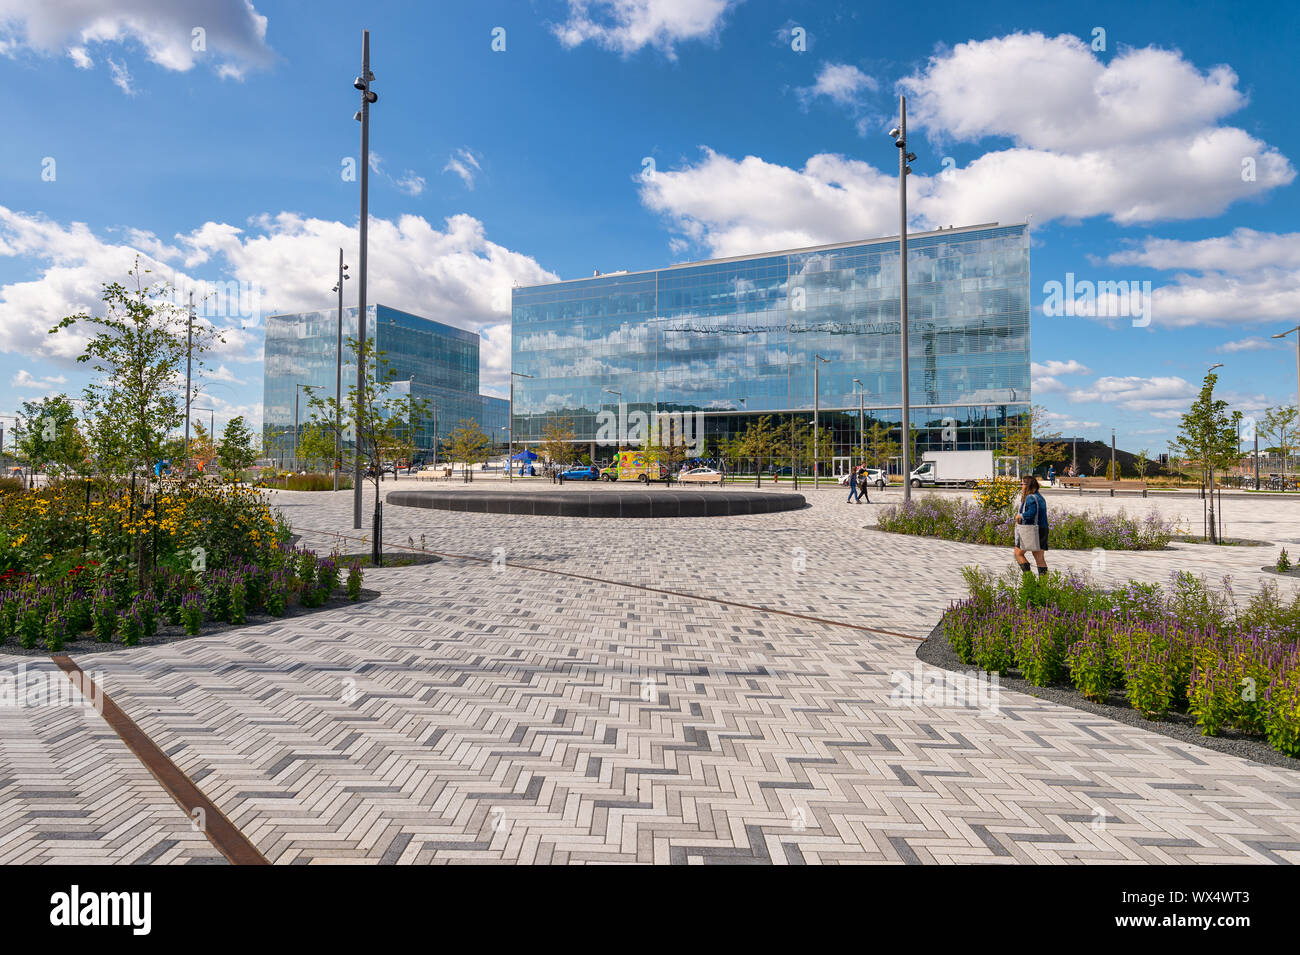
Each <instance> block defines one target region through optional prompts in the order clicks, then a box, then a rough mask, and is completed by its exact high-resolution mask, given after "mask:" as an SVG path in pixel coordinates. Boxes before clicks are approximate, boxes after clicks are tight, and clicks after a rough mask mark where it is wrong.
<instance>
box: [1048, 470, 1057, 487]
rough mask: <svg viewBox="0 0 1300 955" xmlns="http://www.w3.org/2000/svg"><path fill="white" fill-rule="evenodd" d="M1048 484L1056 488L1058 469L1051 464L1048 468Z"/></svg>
mask: <svg viewBox="0 0 1300 955" xmlns="http://www.w3.org/2000/svg"><path fill="white" fill-rule="evenodd" d="M1047 483H1048V484H1050V485H1052V487H1056V468H1055V467H1053V466H1052V465H1050V464H1049V465H1048V466H1047Z"/></svg>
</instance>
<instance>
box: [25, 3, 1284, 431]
mask: <svg viewBox="0 0 1300 955" xmlns="http://www.w3.org/2000/svg"><path fill="white" fill-rule="evenodd" d="M96 6H97V9H98V12H97V13H96V14H94V15H88V14H86V13H85V12H84V7H85V5H84V4H81V3H74V2H69V0H44V2H43V3H41V4H32V3H29V2H19V0H0V24H2V25H0V81H3V82H4V84H5V88H6V89H8V90H9V91H10V96H9V97H7V120H8V121H7V134H6V136H5V137H3V139H0V411H3V412H6V413H7V412H11V411H12V410H14V409H15V408H16V406H17V405H18V404H19V402H20V401H21V400H23V399H24V398H33V397H39V396H40V395H43V394H47V393H51V392H54V391H66V392H69V393H72V394H76V393H77V392H79V391H80V388H81V386H82V384H83V383H84V380H85V379H84V374H83V372H82V370H81V368H80V367H79V366H78V365H77V364H76V362H75V357H76V352H77V343H76V340H75V339H71V338H67V337H64V336H53V337H52V336H49V335H47V334H45V331H46V329H48V328H49V327H50V326H52V325H53V324H54V322H55V321H57V319H58V318H59V317H61V316H62V315H64V314H68V313H69V312H73V311H77V310H79V309H80V308H83V307H92V306H93V305H94V303H95V301H96V296H97V292H98V288H99V283H100V282H102V281H107V280H110V279H122V278H123V277H124V272H125V269H126V268H127V267H128V266H129V265H130V263H131V261H132V260H133V258H134V256H135V254H136V252H139V253H142V254H143V255H144V256H145V257H146V260H147V261H148V262H149V263H150V264H151V265H152V267H153V268H154V269H155V272H156V273H157V274H160V275H169V276H173V277H174V278H175V280H176V282H177V284H178V286H180V287H182V288H188V287H191V286H193V285H194V284H195V283H200V282H224V281H236V282H239V283H242V284H241V285H240V286H239V288H240V289H241V295H240V299H239V304H238V307H237V308H231V309H225V310H222V309H220V308H217V307H211V308H210V309H209V315H210V317H211V319H212V320H213V321H214V322H215V323H216V324H219V325H222V326H223V327H225V328H226V329H227V331H226V338H227V341H226V344H225V345H224V346H222V347H221V348H220V349H219V351H218V352H217V353H215V354H213V355H212V356H210V362H211V364H212V370H211V371H210V372H209V374H208V375H207V376H206V378H205V380H204V389H205V391H204V397H205V399H210V400H204V401H201V402H200V403H201V404H205V405H211V406H213V407H215V408H216V409H217V418H218V425H219V426H220V422H221V421H222V420H223V419H225V418H227V417H229V416H230V415H232V414H237V413H242V414H245V415H247V416H248V417H250V418H251V419H253V420H255V421H256V420H260V414H261V410H260V401H261V363H260V358H261V338H260V326H259V324H258V317H259V315H261V314H267V313H271V312H274V311H281V310H288V309H299V308H326V307H329V306H330V305H331V304H332V301H333V296H332V295H331V293H330V291H329V290H330V288H331V286H332V285H333V282H334V268H335V262H336V257H337V248H338V247H339V246H340V245H343V246H344V247H345V249H346V253H345V254H346V256H347V258H348V260H349V261H351V262H353V263H354V265H353V267H354V268H355V246H356V228H355V227H356V217H357V185H356V183H355V182H354V181H349V180H347V179H346V178H345V175H344V172H345V165H346V163H347V162H348V161H349V160H351V161H352V162H355V157H356V156H357V153H358V142H357V140H358V124H357V123H355V122H354V121H353V120H352V118H351V116H352V112H353V111H354V110H355V109H356V107H357V94H356V92H355V91H354V90H353V89H352V85H351V81H352V78H353V76H354V75H355V74H356V73H357V72H358V71H359V67H360V36H361V30H362V28H369V29H370V31H371V45H372V57H373V62H372V68H373V70H374V72H375V74H376V76H377V79H376V82H375V89H376V91H377V92H378V93H379V95H380V100H379V103H378V104H377V105H376V106H375V108H374V111H373V125H372V149H373V150H374V153H375V156H376V157H377V158H375V161H374V174H372V176H371V215H372V216H373V217H374V218H373V220H372V226H371V229H372V231H371V235H372V262H371V265H372V274H371V288H370V298H371V300H372V301H376V300H378V301H383V302H386V303H388V304H392V305H394V306H397V307H402V308H407V309H410V310H413V311H417V312H421V313H423V314H427V315H430V316H431V317H435V318H438V319H441V320H443V321H448V322H451V323H452V324H457V325H460V326H462V327H466V328H471V329H474V330H477V331H480V332H481V333H482V334H483V336H484V352H483V383H484V390H486V391H489V392H493V393H497V394H504V385H505V374H506V370H507V362H508V352H509V315H508V300H509V299H508V289H509V287H510V285H511V284H512V283H514V282H520V283H532V282H538V281H545V280H547V279H550V278H556V277H559V278H573V277H578V276H582V275H590V274H591V271H592V270H593V269H596V268H598V269H600V270H602V271H609V270H613V269H619V268H629V269H641V268H652V267H656V266H661V265H664V264H667V263H669V262H674V261H685V260H691V259H699V258H707V257H711V256H714V255H732V254H740V253H746V252H760V251H771V250H776V249H782V248H790V247H794V246H798V245H808V244H814V243H820V242H832V241H845V240H850V239H858V238H867V237H874V236H878V235H888V234H893V233H894V232H896V231H897V230H896V223H897V212H896V206H895V202H896V196H895V191H894V190H895V180H894V176H895V173H896V166H895V164H896V162H897V160H896V153H895V151H894V148H893V146H892V144H891V143H890V141H889V139H888V137H887V136H886V135H885V134H886V131H887V130H888V128H889V127H890V125H892V120H893V116H894V113H895V112H896V109H897V96H898V93H899V92H900V91H901V92H906V93H907V95H908V97H909V111H910V113H911V118H912V133H913V135H912V149H913V151H915V152H916V153H917V154H918V158H917V160H916V162H915V163H914V164H913V167H914V170H915V175H913V176H912V177H911V189H912V212H913V215H912V219H911V226H912V228H913V229H921V228H929V227H933V226H936V225H949V224H953V225H966V224H972V223H975V222H983V221H993V220H998V221H1002V222H1014V221H1023V220H1025V218H1026V217H1028V218H1029V221H1030V222H1031V224H1032V226H1033V235H1034V246H1033V252H1032V262H1033V283H1032V291H1033V295H1034V301H1035V305H1036V311H1035V315H1034V323H1033V358H1034V361H1035V387H1034V400H1035V403H1037V404H1041V405H1043V406H1045V407H1046V408H1047V409H1048V410H1049V412H1050V413H1051V415H1052V420H1053V422H1054V423H1053V427H1054V428H1055V429H1057V430H1060V431H1063V432H1065V433H1067V434H1073V433H1079V434H1080V435H1083V436H1088V437H1097V438H1109V431H1110V428H1112V427H1114V428H1116V430H1117V432H1118V437H1119V442H1120V444H1121V446H1122V447H1126V448H1132V449H1134V450H1137V449H1139V448H1150V449H1152V450H1153V451H1159V450H1163V449H1164V448H1165V444H1166V442H1167V441H1168V439H1169V438H1170V437H1171V436H1172V435H1173V433H1174V431H1175V430H1176V427H1177V419H1178V415H1179V414H1180V413H1181V412H1182V411H1183V410H1184V409H1185V408H1186V406H1187V404H1188V402H1189V401H1190V399H1191V397H1192V396H1193V395H1194V393H1195V390H1196V388H1197V386H1198V384H1199V381H1200V379H1201V377H1202V376H1203V375H1204V373H1205V370H1206V369H1207V368H1208V366H1209V365H1210V364H1212V363H1214V362H1219V361H1221V362H1223V363H1224V364H1225V367H1224V368H1222V369H1219V373H1220V376H1221V377H1220V389H1221V391H1222V392H1223V393H1224V395H1225V396H1226V397H1228V398H1229V399H1230V400H1231V401H1232V403H1233V406H1234V407H1235V408H1239V409H1240V410H1242V411H1243V412H1244V413H1246V414H1247V415H1257V414H1258V413H1259V412H1261V411H1262V410H1263V409H1264V408H1265V407H1267V406H1270V405H1274V404H1279V403H1282V402H1288V403H1290V402H1294V400H1295V391H1296V379H1295V375H1296V368H1295V355H1294V353H1293V349H1294V347H1295V346H1294V344H1293V342H1294V337H1293V338H1292V339H1288V340H1286V341H1284V342H1274V341H1273V340H1272V339H1271V338H1270V337H1269V336H1270V334H1271V333H1273V332H1275V331H1281V330H1285V329H1286V328H1289V327H1291V326H1293V325H1295V324H1296V323H1297V322H1300V294H1297V293H1300V241H1297V239H1298V237H1300V233H1297V227H1296V226H1295V224H1294V223H1295V221H1296V218H1297V217H1296V212H1297V199H1296V196H1297V188H1298V187H1297V183H1296V181H1295V179H1296V174H1295V165H1296V162H1297V159H1296V157H1297V156H1300V141H1298V140H1300V132H1297V130H1296V126H1295V124H1294V123H1293V122H1289V119H1290V116H1291V114H1292V113H1293V111H1294V101H1295V97H1296V93H1297V82H1296V80H1297V75H1296V72H1297V68H1296V66H1295V64H1294V62H1293V41H1292V40H1291V39H1290V38H1293V37H1294V36H1295V35H1296V31H1297V27H1300V16H1298V15H1297V13H1296V7H1295V5H1293V4H1285V3H1277V4H1270V3H1262V4H1256V5H1252V6H1251V7H1250V15H1249V16H1245V15H1243V14H1242V12H1241V8H1240V7H1239V6H1237V7H1234V6H1233V5H1231V4H1228V3H1197V4H1178V3H1153V4H1149V5H1145V6H1144V7H1142V8H1141V9H1137V8H1135V7H1134V6H1132V5H1130V4H1125V3H1097V4H1091V5H1082V4H1060V5H1057V4H1043V3H1039V2H1033V3H994V4H983V5H979V4H969V3H932V4H927V5H926V6H925V8H924V15H917V14H916V13H915V11H913V12H911V13H908V14H907V15H905V16H888V17H886V16H882V15H880V14H879V13H878V12H873V11H871V10H867V9H863V8H862V7H861V5H859V4H852V3H832V2H802V3H800V2H789V0H786V2H780V3H777V2H768V0H743V2H730V0H618V2H609V0H585V2H579V0H533V2H530V3H526V2H511V3H503V2H481V3H475V4H452V3H436V4H435V3H429V4H418V5H417V4H399V3H375V4H370V5H366V6H362V5H359V4H342V3H333V2H319V3H311V4H308V3H305V2H298V3H293V2H270V0H256V2H255V3H252V4H250V3H248V2H246V0H102V2H101V3H99V4H97V5H96ZM498 28H500V29H502V30H504V47H505V48H504V50H494V49H493V41H494V31H496V30H498ZM196 29H199V30H201V31H202V32H201V33H200V34H197V35H196V34H195V30H196ZM1099 29H1100V30H1101V31H1104V33H1098V32H1096V31H1097V30H1099ZM800 31H802V32H800ZM495 35H496V38H497V45H498V46H500V45H501V42H500V38H501V34H500V33H496V34H495ZM196 37H197V38H199V39H201V40H202V42H201V43H196ZM196 45H198V46H201V47H202V48H201V49H195V46H196ZM796 47H802V49H796ZM647 159H650V160H653V165H652V166H651V165H650V163H648V162H647ZM1243 163H1244V164H1245V165H1243ZM1248 167H1249V168H1248ZM1252 173H1253V174H1252ZM1070 273H1072V274H1073V275H1074V277H1075V279H1076V281H1078V280H1083V279H1090V280H1100V281H1112V282H1114V281H1123V282H1135V283H1138V287H1139V288H1141V287H1142V286H1141V283H1143V282H1150V283H1151V289H1152V295H1151V297H1150V298H1149V299H1148V300H1142V299H1132V300H1125V302H1123V303H1120V304H1123V305H1127V306H1141V305H1144V304H1145V305H1147V306H1149V311H1148V312H1146V313H1144V314H1147V315H1149V318H1150V323H1149V324H1147V325H1142V324H1141V322H1142V318H1141V317H1139V319H1138V322H1139V324H1138V325H1135V324H1134V321H1133V319H1132V318H1131V317H1130V316H1129V315H1127V314H1120V315H1119V316H1118V317H1110V318H1106V317H1099V316H1086V315H1085V316H1080V315H1074V316H1059V315H1047V314H1043V312H1042V310H1041V304H1042V302H1043V301H1044V299H1045V293H1044V285H1045V283H1048V282H1053V281H1057V282H1062V283H1064V282H1065V281H1066V277H1067V274H1070ZM200 288H202V286H200ZM1112 304H1113V303H1112Z"/></svg>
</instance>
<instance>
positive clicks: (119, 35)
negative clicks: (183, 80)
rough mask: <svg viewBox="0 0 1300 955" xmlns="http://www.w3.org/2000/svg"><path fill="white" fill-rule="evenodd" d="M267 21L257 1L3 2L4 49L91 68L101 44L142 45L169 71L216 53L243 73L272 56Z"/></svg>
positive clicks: (234, 73)
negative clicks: (65, 58) (63, 57)
mask: <svg viewBox="0 0 1300 955" xmlns="http://www.w3.org/2000/svg"><path fill="white" fill-rule="evenodd" d="M266 23H267V21H266V17H264V16H262V15H261V14H260V13H258V12H257V10H256V9H255V8H254V7H253V4H252V2H251V0H113V2H112V3H111V4H108V3H102V2H101V3H88V2H85V0H40V2H36V3H33V2H30V0H0V52H3V53H7V54H8V55H10V56H14V55H16V53H17V51H18V50H20V49H24V48H25V49H30V50H34V51H35V52H37V53H40V54H44V55H49V54H54V53H58V52H60V51H62V52H66V53H67V54H68V55H69V56H71V57H72V58H73V62H74V63H75V64H76V65H77V66H78V67H79V68H81V69H87V68H88V67H89V63H90V57H89V54H88V52H87V50H88V48H89V47H91V46H92V45H94V44H100V45H103V46H110V45H112V46H118V47H124V46H130V45H138V46H139V47H140V48H142V49H143V50H144V52H145V55H146V56H147V57H148V59H149V60H150V61H151V62H153V63H156V64H157V65H158V66H161V67H163V68H164V69H167V70H173V71H179V72H185V71H188V70H190V69H192V68H193V67H194V65H195V64H196V63H198V62H200V61H201V60H204V59H208V60H210V61H211V62H212V64H213V66H214V68H215V69H217V70H219V71H220V73H221V75H222V76H227V77H235V78H239V77H242V76H243V75H244V73H245V71H246V70H247V69H249V68H256V67H265V66H267V65H269V64H270V62H271V58H272V53H271V50H270V47H268V46H267V43H266ZM195 30H201V31H202V33H201V34H199V35H197V36H196V34H195V32H194V31H195ZM200 39H201V41H202V42H201V43H200V42H199V41H200ZM196 46H197V47H201V48H200V49H196ZM83 63H84V64H86V65H83ZM114 81H115V82H116V81H117V80H116V76H115V79H114ZM119 85H120V84H119Z"/></svg>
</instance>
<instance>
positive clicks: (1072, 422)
mask: <svg viewBox="0 0 1300 955" xmlns="http://www.w3.org/2000/svg"><path fill="white" fill-rule="evenodd" d="M1043 420H1044V422H1045V423H1046V424H1048V425H1050V426H1051V428H1052V429H1053V430H1059V431H1061V432H1062V433H1063V435H1064V436H1065V437H1074V435H1073V434H1070V432H1079V431H1090V430H1092V429H1093V428H1100V427H1101V422H1100V421H1084V420H1083V419H1081V418H1076V417H1074V415H1070V414H1064V413H1062V412H1058V411H1044V412H1043Z"/></svg>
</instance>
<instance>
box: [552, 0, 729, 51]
mask: <svg viewBox="0 0 1300 955" xmlns="http://www.w3.org/2000/svg"><path fill="white" fill-rule="evenodd" d="M739 2H740V0H568V5H569V16H568V19H567V20H565V21H564V22H563V23H560V24H554V25H552V27H551V30H552V32H553V33H554V34H555V36H556V37H557V38H558V39H559V41H560V43H561V44H563V45H564V46H566V47H568V48H570V49H572V48H573V47H576V46H579V45H581V44H583V43H586V42H588V41H591V42H592V43H595V44H596V45H597V46H601V47H604V48H605V49H607V50H613V51H615V52H617V53H621V54H623V55H624V56H629V55H631V54H633V53H635V52H636V51H637V50H640V49H642V48H643V47H646V46H651V47H654V48H656V49H658V50H659V51H661V52H662V53H663V54H664V55H665V56H667V57H668V58H669V59H675V58H676V55H677V54H676V47H677V44H678V43H681V42H684V41H688V40H714V39H716V37H717V35H718V33H719V31H721V29H722V21H723V18H724V16H725V15H726V14H727V12H728V11H729V10H731V9H732V8H733V7H735V6H736V5H737V4H738V3H739Z"/></svg>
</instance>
